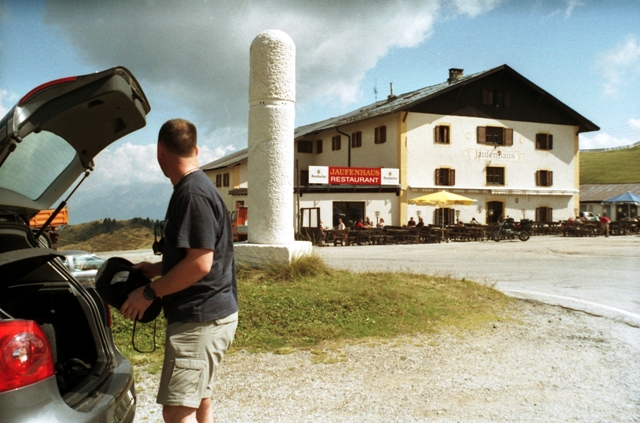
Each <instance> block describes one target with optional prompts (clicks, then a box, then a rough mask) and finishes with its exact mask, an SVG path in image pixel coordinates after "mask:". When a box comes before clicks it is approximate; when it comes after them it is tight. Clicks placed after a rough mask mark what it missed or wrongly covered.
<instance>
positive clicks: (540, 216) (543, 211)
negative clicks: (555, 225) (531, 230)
mask: <svg viewBox="0 0 640 423" xmlns="http://www.w3.org/2000/svg"><path fill="white" fill-rule="evenodd" d="M536 222H553V209H552V208H551V207H536Z"/></svg>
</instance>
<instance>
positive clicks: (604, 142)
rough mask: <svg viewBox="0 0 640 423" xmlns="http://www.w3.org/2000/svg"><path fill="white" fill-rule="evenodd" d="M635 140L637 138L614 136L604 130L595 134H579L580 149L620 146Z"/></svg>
mask: <svg viewBox="0 0 640 423" xmlns="http://www.w3.org/2000/svg"><path fill="white" fill-rule="evenodd" d="M637 141H638V140H637V139H636V140H633V139H631V138H626V137H623V138H618V137H614V136H613V135H610V134H608V133H606V132H601V133H597V134H595V135H586V134H580V149H581V150H590V149H593V148H612V147H622V146H626V145H630V144H633V143H634V142H637Z"/></svg>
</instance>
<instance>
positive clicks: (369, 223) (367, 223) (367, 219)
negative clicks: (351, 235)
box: [364, 216, 373, 228]
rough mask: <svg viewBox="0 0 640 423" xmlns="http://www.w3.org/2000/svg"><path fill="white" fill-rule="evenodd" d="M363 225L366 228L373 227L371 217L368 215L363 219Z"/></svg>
mask: <svg viewBox="0 0 640 423" xmlns="http://www.w3.org/2000/svg"><path fill="white" fill-rule="evenodd" d="M364 226H365V227H367V228H373V222H372V221H371V219H369V217H368V216H367V218H366V219H365V220H364Z"/></svg>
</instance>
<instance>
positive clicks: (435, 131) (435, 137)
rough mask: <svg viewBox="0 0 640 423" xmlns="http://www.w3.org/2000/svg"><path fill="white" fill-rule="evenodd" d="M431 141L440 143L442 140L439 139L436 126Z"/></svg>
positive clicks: (438, 131) (438, 130)
mask: <svg viewBox="0 0 640 423" xmlns="http://www.w3.org/2000/svg"><path fill="white" fill-rule="evenodd" d="M433 140H434V141H435V142H442V140H441V139H440V127H439V126H436V127H435V128H433Z"/></svg>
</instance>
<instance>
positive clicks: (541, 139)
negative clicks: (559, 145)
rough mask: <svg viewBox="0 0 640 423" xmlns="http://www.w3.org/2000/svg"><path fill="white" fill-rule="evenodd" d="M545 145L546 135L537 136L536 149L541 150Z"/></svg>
mask: <svg viewBox="0 0 640 423" xmlns="http://www.w3.org/2000/svg"><path fill="white" fill-rule="evenodd" d="M543 143H544V134H536V149H538V150H541V149H542V146H543Z"/></svg>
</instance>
